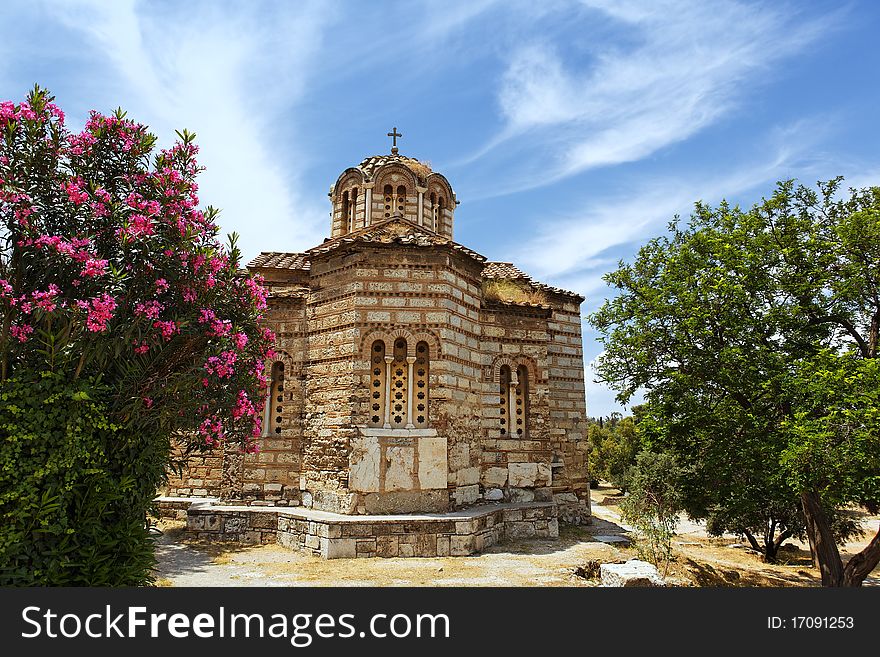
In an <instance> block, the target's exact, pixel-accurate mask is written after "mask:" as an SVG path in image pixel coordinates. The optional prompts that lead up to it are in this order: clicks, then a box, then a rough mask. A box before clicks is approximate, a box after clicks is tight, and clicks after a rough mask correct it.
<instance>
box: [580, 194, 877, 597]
mask: <svg viewBox="0 0 880 657" xmlns="http://www.w3.org/2000/svg"><path fill="white" fill-rule="evenodd" d="M839 192H840V180H839V179H837V180H834V181H832V182H830V183H825V184H820V185H819V188H818V192H817V191H814V190H811V189H809V188H806V187H803V186H795V184H794V183H793V182H792V181H788V182H783V183H780V184H779V185H778V187H777V189H776V192H775V193H774V194H773V196H772V197H771V198H770V199H768V200H764V201H762V202H761V203H759V204H757V205H756V206H754V207H753V208H752V209H751V210H749V211H742V210H740V209H739V208H736V207H730V206H729V205H728V204H726V203H722V204H721V205H720V206H719V207H717V208H711V207H708V206H706V205H704V204H697V205H696V208H695V211H694V213H693V214H692V215H691V218H690V222H689V224H688V225H687V226H686V227H684V228H682V227H681V226H680V225H679V222H678V221H677V220H676V221H674V222H673V223H672V224H670V227H669V228H670V230H669V234H668V235H667V236H663V237H659V238H656V239H653V240H651V241H650V242H649V243H648V244H647V245H645V246H644V247H643V248H642V249H641V250H640V251H639V254H638V256H637V258H636V260H635V262H634V263H633V264H632V265H627V264H625V263H621V264H620V267H619V269H618V270H617V271H615V272H613V273H611V274H608V275H607V276H606V280H607V281H608V282H609V283H610V284H611V285H613V286H614V287H616V288H617V289H618V290H619V292H620V294H619V295H618V296H617V297H616V298H614V299H611V300H609V301H607V302H606V303H605V304H604V305H603V306H602V308H600V310H599V311H597V312H596V313H594V314H593V315H592V316H591V317H590V321H591V322H592V323H593V325H594V326H595V327H596V328H597V329H598V330H599V331H600V332H601V333H602V335H603V337H602V341H603V343H604V346H605V356H604V357H603V358H602V359H601V361H600V364H599V369H598V372H599V377H600V379H601V380H603V381H606V382H608V383H610V384H611V385H613V386H615V387H616V388H617V389H618V390H619V396H618V398H619V399H620V400H622V401H625V400H627V399H629V398H630V397H631V396H632V394H633V393H634V392H635V391H636V390H638V389H640V388H644V389H645V390H646V401H647V403H646V412H647V416H648V418H650V419H649V420H646V421H643V422H642V423H640V425H639V428H640V431H642V432H643V433H644V439H645V440H646V441H647V443H648V445H649V446H650V447H651V448H653V449H656V450H661V451H662V450H668V451H670V452H671V453H673V454H675V455H676V456H677V457H679V458H680V460H681V463H682V465H684V466H687V467H689V468H691V469H692V472H693V475H692V476H693V480H692V482H691V484H690V485H689V486H688V487H687V490H686V491H685V507H686V508H687V510H688V512H689V513H691V514H692V515H695V516H696V517H704V518H709V520H710V529H712V528H714V529H716V530H718V529H725V528H726V529H729V530H734V531H741V532H743V533H745V534H746V535H751V537H752V538H751V539H750V540H753V539H754V535H755V533H756V532H758V533H761V534H762V535H763V544H764V551H765V554H767V555H768V557H769V558H772V556H773V555H774V554H775V549H776V548H778V546H779V545H780V544H781V541H782V540H784V538H785V537H788V536H798V535H801V533H802V532H803V533H805V534H806V536H807V537H808V539H809V541H810V544H811V547H812V548H813V551H814V554H815V556H816V558H817V560H818V563H819V567H820V570H821V572H822V580H823V584H825V585H829V586H839V585H858V584H860V583H861V581H862V580H863V579H864V577H865V576H866V575H867V574H868V573H869V572H870V570H871V569H872V568H873V567H874V566H876V565H877V563H878V561H880V537H875V538H874V540H872V541H871V543H870V544H869V546H868V547H867V548H866V549H865V550H864V551H863V552H862V553H861V554H860V555H857V556H856V557H854V558H853V559H851V560H850V562H849V563H848V564H847V565H846V566H845V567H844V565H843V564H842V562H841V559H840V555H839V552H838V551H837V547H836V544H837V542H838V541H840V540H841V539H843V538H845V537H846V536H848V535H850V534H851V533H852V531H853V529H854V527H853V524H852V523H851V522H847V521H846V517H845V515H844V514H843V513H842V512H841V511H842V509H843V508H844V507H845V506H847V505H849V504H861V505H863V506H866V507H867V508H869V509H871V508H873V507H874V506H875V505H876V504H877V503H878V502H880V490H878V488H877V485H876V478H877V472H878V470H877V469H876V463H877V460H876V459H877V456H878V454H880V441H878V432H877V425H876V411H877V405H876V404H875V399H876V396H872V395H871V394H868V393H866V392H865V390H866V388H864V387H863V388H861V390H862V392H861V393H860V394H857V393H856V390H858V389H859V387H858V385H857V383H856V382H861V383H862V384H865V382H869V381H871V380H872V379H871V377H872V376H873V372H874V370H873V369H872V368H873V367H874V366H873V364H872V363H869V362H868V361H873V360H874V359H875V358H876V352H877V344H878V331H880V295H878V290H880V284H878V283H880V189H878V188H871V189H866V190H860V191H859V190H851V191H850V194H849V196H848V197H846V198H843V199H840V198H838V196H839ZM817 372H827V375H825V376H822V377H821V382H822V383H821V385H819V386H818V387H817V384H815V383H812V384H810V383H809V382H810V381H813V377H814V376H815V375H816V373H817ZM843 400H848V401H847V404H845V405H843ZM843 418H845V419H846V421H843ZM818 445H822V446H823V449H826V454H835V455H836V456H839V457H840V460H829V459H827V458H826V459H822V461H821V462H822V463H823V467H822V468H818V467H816V465H815V464H814V463H812V462H811V460H810V459H811V458H818V456H819V453H818V450H819V447H817V446H818ZM832 448H833V449H832ZM828 450H830V451H828ZM808 455H809V456H808ZM856 455H858V458H857V457H856ZM844 456H846V458H844ZM872 468H874V469H873V470H872Z"/></svg>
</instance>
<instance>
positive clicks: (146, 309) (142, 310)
mask: <svg viewBox="0 0 880 657" xmlns="http://www.w3.org/2000/svg"><path fill="white" fill-rule="evenodd" d="M164 309H165V306H163V305H162V304H161V303H159V302H158V301H155V300H153V301H147V302H143V303H138V304H137V305H135V307H134V314H135V315H138V316H139V317H146V318H147V319H158V318H159V313H161V312H162V311H163V310H164Z"/></svg>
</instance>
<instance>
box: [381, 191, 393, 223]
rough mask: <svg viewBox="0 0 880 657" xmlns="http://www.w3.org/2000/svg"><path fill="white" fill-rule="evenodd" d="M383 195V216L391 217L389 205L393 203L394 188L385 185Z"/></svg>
mask: <svg viewBox="0 0 880 657" xmlns="http://www.w3.org/2000/svg"><path fill="white" fill-rule="evenodd" d="M383 193H384V194H385V216H386V217H390V216H391V204H392V203H393V202H394V198H393V195H394V188H393V187H392V186H391V185H385V188H384V189H383Z"/></svg>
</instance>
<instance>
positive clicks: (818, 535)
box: [801, 491, 880, 586]
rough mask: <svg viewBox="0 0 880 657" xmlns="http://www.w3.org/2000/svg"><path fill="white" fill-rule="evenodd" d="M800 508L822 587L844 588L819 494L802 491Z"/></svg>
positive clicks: (835, 544)
mask: <svg viewBox="0 0 880 657" xmlns="http://www.w3.org/2000/svg"><path fill="white" fill-rule="evenodd" d="M801 506H802V507H803V510H804V518H805V520H806V523H807V536H808V537H809V539H810V549H811V550H812V551H813V554H814V555H815V556H816V560H817V561H818V562H819V572H821V573H822V586H844V581H843V562H842V561H841V559H840V552H839V551H838V550H837V543H836V542H835V541H834V535H833V534H832V532H831V525H830V524H829V523H828V518H827V516H826V515H825V511H824V510H823V509H822V502H821V501H820V499H819V494H818V493H817V492H815V491H804V492H803V493H801ZM878 549H880V545H878ZM869 572H870V571H869Z"/></svg>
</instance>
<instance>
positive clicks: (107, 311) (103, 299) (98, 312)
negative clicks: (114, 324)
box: [77, 292, 116, 333]
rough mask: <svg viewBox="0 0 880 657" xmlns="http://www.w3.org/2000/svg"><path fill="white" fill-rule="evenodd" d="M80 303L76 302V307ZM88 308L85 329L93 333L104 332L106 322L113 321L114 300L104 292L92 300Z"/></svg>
mask: <svg viewBox="0 0 880 657" xmlns="http://www.w3.org/2000/svg"><path fill="white" fill-rule="evenodd" d="M80 303H81V302H79V301H77V305H80ZM80 307H82V306H80ZM88 308H89V310H88V316H87V317H86V327H87V328H88V329H89V330H90V331H92V332H93V333H100V332H102V331H106V330H107V322H109V321H110V320H111V319H113V311H114V310H116V300H115V299H113V297H111V296H110V295H109V294H107V293H106V292H105V293H104V294H102V295H101V296H100V297H98V298H96V299H92V300H91V301H90V302H89V304H88Z"/></svg>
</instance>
